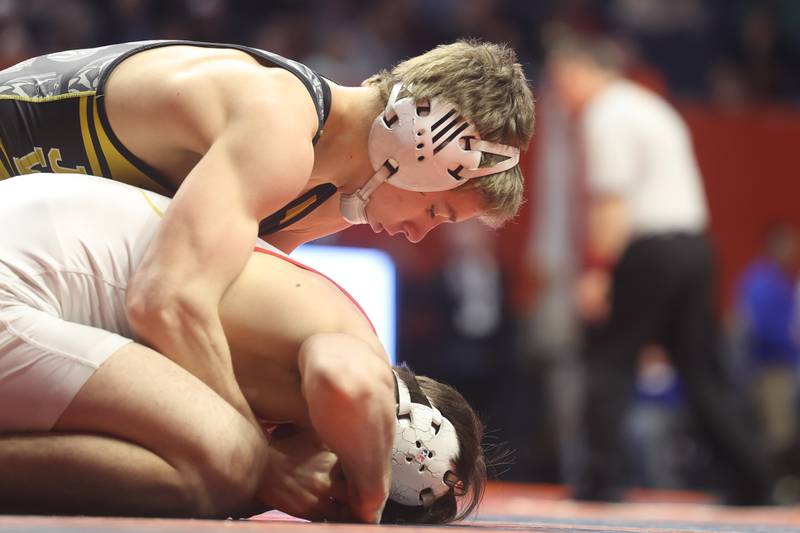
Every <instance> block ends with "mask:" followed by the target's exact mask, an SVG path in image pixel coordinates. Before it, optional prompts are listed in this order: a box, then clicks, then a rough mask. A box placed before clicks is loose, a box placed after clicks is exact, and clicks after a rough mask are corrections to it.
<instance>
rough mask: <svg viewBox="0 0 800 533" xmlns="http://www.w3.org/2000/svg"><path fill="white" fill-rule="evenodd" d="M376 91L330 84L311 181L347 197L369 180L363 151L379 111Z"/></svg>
mask: <svg viewBox="0 0 800 533" xmlns="http://www.w3.org/2000/svg"><path fill="white" fill-rule="evenodd" d="M382 105H383V104H382V103H381V99H380V97H379V94H378V90H377V89H374V88H372V87H343V86H340V85H335V84H331V111H330V114H329V115H328V120H327V121H326V124H325V130H324V133H323V134H322V136H321V137H320V139H319V141H318V142H317V145H316V147H315V148H314V170H313V172H312V175H313V177H314V179H315V181H320V182H328V183H333V184H334V185H336V186H337V187H339V190H341V191H342V192H345V193H351V192H353V191H355V190H356V189H358V188H359V187H361V186H362V185H364V183H366V182H367V180H368V179H369V178H370V176H372V173H373V170H372V165H371V164H370V161H369V152H368V149H367V145H368V140H369V132H370V129H371V128H372V123H373V121H374V120H375V117H376V116H378V113H380V112H381V111H382V109H383V107H382Z"/></svg>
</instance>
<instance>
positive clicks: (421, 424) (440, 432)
mask: <svg viewBox="0 0 800 533" xmlns="http://www.w3.org/2000/svg"><path fill="white" fill-rule="evenodd" d="M394 377H395V382H396V383H397V393H398V400H397V426H396V431H395V437H394V446H393V447H392V486H391V489H390V491H389V499H391V500H394V501H395V502H397V503H400V504H402V505H409V506H412V507H418V506H421V505H422V506H425V507H429V506H430V505H432V504H433V502H434V501H436V499H438V498H440V497H442V496H444V495H445V494H446V493H447V491H448V490H450V489H451V488H454V487H455V486H456V485H458V478H457V477H456V475H455V473H454V472H453V469H454V467H455V460H456V457H457V456H458V451H459V447H458V436H457V435H456V430H455V428H454V427H453V424H451V423H450V421H449V420H447V419H446V418H445V417H443V416H442V413H440V412H439V410H438V409H436V407H434V406H432V405H431V404H430V400H429V399H428V398H427V397H426V396H425V395H424V394H422V393H421V391H420V393H419V394H418V396H421V398H418V399H419V400H420V401H423V402H426V403H427V404H428V405H424V404H422V403H417V402H412V400H411V394H410V392H409V390H408V387H407V386H406V384H405V382H403V380H402V379H401V378H400V377H399V376H398V375H397V373H396V372H395V375H394Z"/></svg>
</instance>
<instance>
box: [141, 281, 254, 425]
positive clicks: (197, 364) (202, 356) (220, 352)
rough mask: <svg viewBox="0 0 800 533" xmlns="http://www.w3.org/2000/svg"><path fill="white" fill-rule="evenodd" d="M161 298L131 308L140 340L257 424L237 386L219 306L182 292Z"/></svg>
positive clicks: (166, 294) (164, 293)
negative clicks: (217, 307) (148, 303)
mask: <svg viewBox="0 0 800 533" xmlns="http://www.w3.org/2000/svg"><path fill="white" fill-rule="evenodd" d="M160 294H161V297H160V298H153V299H151V300H149V302H150V305H141V302H136V299H135V298H134V299H132V302H131V305H129V318H130V322H131V327H132V328H133V330H134V332H135V333H136V335H137V337H138V338H139V339H140V340H141V341H143V342H144V343H145V344H147V345H149V346H151V347H153V348H154V349H155V350H157V351H158V352H160V353H162V354H163V355H165V356H166V357H168V358H169V359H171V360H172V361H174V362H176V363H177V364H179V365H180V366H182V367H183V368H185V369H186V370H188V371H189V372H191V373H192V374H193V375H194V376H196V377H197V378H198V379H200V380H201V381H203V382H204V383H205V384H206V385H208V386H209V387H210V388H211V389H212V390H214V391H215V392H216V393H217V394H219V395H220V396H221V397H222V398H223V399H225V400H226V401H227V402H228V403H230V404H231V405H232V406H233V407H234V408H236V409H237V410H238V411H239V412H241V413H242V415H244V416H245V417H246V418H248V419H249V420H251V421H253V422H254V416H253V414H252V412H251V410H250V408H249V406H248V405H247V402H246V401H245V399H244V396H243V394H242V392H241V389H240V388H239V385H238V383H237V382H236V379H235V376H234V373H233V366H232V362H231V354H230V350H229V348H228V344H227V340H226V338H225V333H224V331H223V329H222V324H221V322H220V319H219V315H218V312H217V309H216V306H215V305H214V304H213V300H212V301H206V302H203V301H202V300H199V299H197V298H192V297H190V296H188V297H187V296H186V295H185V294H181V293H180V292H178V291H167V290H166V289H165V290H164V291H161V293H160Z"/></svg>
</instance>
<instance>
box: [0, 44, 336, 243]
mask: <svg viewBox="0 0 800 533" xmlns="http://www.w3.org/2000/svg"><path fill="white" fill-rule="evenodd" d="M171 45H191V46H203V47H211V48H233V49H236V50H241V51H243V52H246V53H248V54H250V55H251V56H253V57H254V58H256V60H258V61H259V62H260V63H261V64H263V65H265V66H270V67H280V68H284V69H286V70H288V71H289V72H291V73H292V74H294V75H295V76H297V77H298V78H299V79H300V81H302V82H303V84H304V85H305V86H306V88H307V89H308V92H309V94H310V95H311V98H312V100H313V101H314V104H315V106H316V109H317V116H318V119H319V126H318V128H317V133H316V135H315V137H314V142H315V143H316V141H317V139H318V138H319V136H320V134H321V133H322V127H323V125H324V123H325V120H326V118H327V116H328V112H329V111H330V102H331V99H330V87H329V85H328V83H327V82H326V81H325V79H324V78H322V77H321V76H319V75H318V74H316V73H315V72H314V71H312V70H311V69H309V68H308V67H307V66H305V65H303V64H301V63H298V62H296V61H292V60H290V59H286V58H284V57H281V56H279V55H277V54H273V53H271V52H266V51H264V50H259V49H256V48H250V47H247V46H239V45H232V44H214V43H198V42H193V41H142V42H134V43H122V44H114V45H110V46H103V47H99V48H88V49H83V50H68V51H65V52H57V53H53V54H47V55H43V56H39V57H34V58H31V59H28V60H26V61H23V62H21V63H19V64H17V65H14V66H13V67H9V68H7V69H5V70H3V71H0V179H5V178H8V177H10V176H18V175H21V174H30V173H34V172H79V173H84V174H94V175H96V176H102V177H105V178H110V179H114V180H117V181H122V182H125V183H129V184H131V185H135V186H137V187H142V188H145V189H149V190H152V191H155V192H158V193H160V194H164V195H166V196H173V195H174V194H175V192H176V191H175V188H174V187H173V186H172V185H171V184H170V183H169V181H168V180H166V179H164V177H163V176H161V175H160V174H159V173H158V172H157V171H156V170H155V169H153V168H152V167H150V166H149V165H148V164H147V163H145V162H144V161H142V160H141V159H139V158H138V157H136V156H135V155H134V154H132V153H131V152H130V151H129V150H128V149H127V148H125V146H124V145H123V144H122V143H121V142H120V141H119V139H118V138H117V137H116V135H115V134H114V131H113V130H112V129H111V126H110V124H109V122H108V117H107V116H106V111H105V106H104V98H103V96H104V90H105V84H106V81H107V80H108V77H109V75H110V74H111V72H112V71H113V70H114V68H115V67H116V66H117V65H119V63H120V62H122V61H123V60H124V59H126V58H128V57H130V56H131V55H133V54H136V53H139V52H142V51H144V50H149V49H152V48H158V47H163V46H171ZM335 192H336V187H335V186H334V185H332V184H330V183H326V184H322V185H319V186H317V187H315V188H314V189H312V190H310V191H308V192H307V193H305V194H303V195H302V196H301V197H299V198H297V199H295V200H293V201H292V202H290V203H289V204H288V205H286V206H284V207H283V208H282V209H280V210H279V211H277V212H276V213H274V214H273V215H271V216H269V217H268V218H266V219H264V220H263V221H261V224H260V226H259V234H260V235H268V234H270V233H274V232H276V231H278V230H280V229H282V228H284V227H286V226H288V225H290V224H292V223H293V222H296V221H297V220H300V219H301V218H303V217H304V216H306V215H307V214H308V213H310V212H311V211H313V210H314V209H315V208H316V207H317V206H319V205H320V204H322V203H323V202H324V201H325V200H327V199H328V198H330V197H331V196H332V195H333V194H334V193H335Z"/></svg>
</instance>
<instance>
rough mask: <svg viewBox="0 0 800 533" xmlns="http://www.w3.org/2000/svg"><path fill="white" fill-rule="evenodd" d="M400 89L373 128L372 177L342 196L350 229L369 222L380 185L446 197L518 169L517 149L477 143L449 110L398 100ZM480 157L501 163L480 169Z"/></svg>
mask: <svg viewBox="0 0 800 533" xmlns="http://www.w3.org/2000/svg"><path fill="white" fill-rule="evenodd" d="M402 88H403V85H402V84H401V83H396V84H395V85H394V86H393V87H392V90H391V93H390V94H389V99H388V101H387V103H386V108H385V109H384V111H383V113H381V114H380V115H378V116H377V117H376V118H375V120H374V121H373V123H372V129H371V130H370V134H369V157H370V162H371V163H372V168H373V169H375V174H373V176H372V178H370V180H369V181H368V182H367V183H366V185H364V187H362V188H360V189H358V190H357V191H355V192H354V193H352V194H342V195H341V213H342V216H343V217H344V218H345V220H347V221H348V222H350V223H351V224H365V223H367V222H368V220H367V217H366V204H367V202H368V201H369V198H370V197H371V196H372V193H373V192H374V191H375V189H377V188H378V187H379V186H380V185H382V184H383V183H384V182H388V183H390V184H391V185H393V186H395V187H398V188H400V189H405V190H409V191H417V192H436V191H447V190H450V189H454V188H456V187H458V186H459V185H462V184H463V183H465V182H466V181H467V180H469V179H472V178H477V177H481V176H488V175H490V174H496V173H498V172H504V171H506V170H508V169H510V168H512V167H514V166H515V165H516V164H517V163H519V148H516V147H513V146H508V145H504V144H499V143H494V142H489V141H484V140H481V139H480V136H479V134H478V131H477V129H476V128H475V126H474V125H473V124H470V123H469V122H468V121H467V120H466V119H464V118H463V117H462V116H461V115H460V114H459V112H458V110H457V109H456V108H455V106H453V105H452V104H450V103H448V102H446V101H444V100H441V99H438V98H433V99H431V100H430V101H423V102H417V101H415V100H414V99H413V98H412V97H410V96H407V97H405V98H402V99H399V100H398V96H399V95H400V91H401V90H402ZM484 152H485V153H492V154H496V155H501V156H504V157H506V159H504V160H503V161H500V162H498V163H496V164H495V165H492V166H490V167H480V161H481V154H482V153H484Z"/></svg>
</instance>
